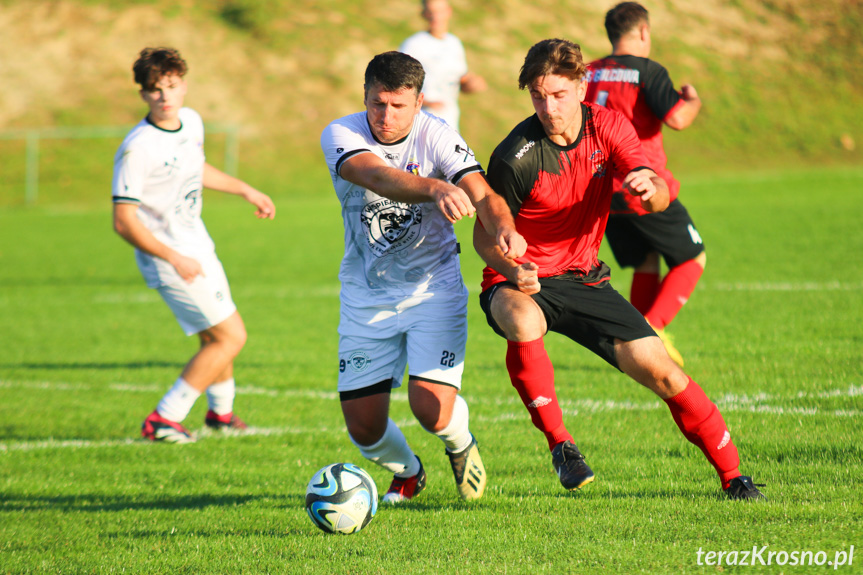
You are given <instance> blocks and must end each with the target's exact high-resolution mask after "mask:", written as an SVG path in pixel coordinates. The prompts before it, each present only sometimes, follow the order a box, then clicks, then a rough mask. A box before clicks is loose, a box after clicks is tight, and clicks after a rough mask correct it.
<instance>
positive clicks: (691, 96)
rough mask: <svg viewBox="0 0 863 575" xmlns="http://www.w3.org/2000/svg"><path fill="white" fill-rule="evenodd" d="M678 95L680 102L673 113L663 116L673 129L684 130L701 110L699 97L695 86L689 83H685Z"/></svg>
mask: <svg viewBox="0 0 863 575" xmlns="http://www.w3.org/2000/svg"><path fill="white" fill-rule="evenodd" d="M680 97H681V100H683V101H682V102H681V104H680V105H679V106H677V109H676V110H675V111H674V113H673V114H671V115H669V116H668V117H667V118H665V120H664V121H665V124H666V125H667V126H668V127H669V128H671V129H673V130H684V129H686V128H688V127H689V126H690V125H691V124H692V122H694V121H695V118H696V117H697V116H698V112H700V111H701V98H699V97H698V92H697V91H696V90H695V86H692V85H691V84H685V85H684V86H682V87H681V89H680Z"/></svg>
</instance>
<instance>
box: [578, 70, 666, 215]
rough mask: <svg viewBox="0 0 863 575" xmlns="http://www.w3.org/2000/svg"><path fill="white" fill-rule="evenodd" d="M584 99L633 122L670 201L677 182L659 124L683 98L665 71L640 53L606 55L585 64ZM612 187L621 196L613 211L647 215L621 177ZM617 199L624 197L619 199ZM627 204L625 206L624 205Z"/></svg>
mask: <svg viewBox="0 0 863 575" xmlns="http://www.w3.org/2000/svg"><path fill="white" fill-rule="evenodd" d="M586 79H587V81H588V85H587V95H586V97H585V101H588V102H592V103H594V104H598V105H600V106H604V107H606V108H608V109H609V110H616V111H618V112H620V113H622V114H623V115H624V116H626V118H627V119H628V120H629V121H630V122H632V125H633V126H634V127H635V132H636V133H637V134H638V138H639V140H641V145H642V146H643V147H644V152H645V154H647V158H648V160H649V161H650V167H651V168H653V170H654V171H655V172H656V173H657V174H658V175H659V176H660V177H661V178H662V179H663V180H665V182H666V183H667V184H668V191H669V194H670V200H671V201H673V200H674V199H675V198H676V197H677V194H678V192H679V190H680V182H678V181H677V180H675V179H674V176H673V175H672V174H671V172H670V171H669V170H668V168H667V166H666V164H667V163H668V159H667V158H666V155H665V149H664V148H663V145H662V123H663V120H665V118H667V117H668V116H669V115H670V114H672V113H673V112H674V111H675V110H676V109H677V107H678V106H680V105H682V102H683V100H682V99H681V97H680V94H679V93H678V92H677V91H676V90H675V89H674V84H673V83H672V81H671V78H670V77H669V76H668V71H667V70H666V69H665V68H664V67H663V66H662V65H661V64H659V63H657V62H654V61H653V60H650V59H648V58H642V57H639V56H628V55H627V56H607V57H605V58H602V59H600V60H596V61H595V62H591V63H590V65H589V66H588V73H587V77H586ZM615 190H616V191H618V192H620V193H621V194H622V196H620V197H619V198H618V200H616V201H615V203H614V210H615V211H618V208H621V209H620V211H625V212H630V213H631V212H635V213H638V214H646V213H647V212H646V211H645V210H644V208H642V207H641V202H640V201H639V199H638V198H637V197H634V196H632V195H630V194H627V193H625V192H623V191H622V190H621V180H620V179H616V180H615ZM620 200H625V202H621V201H620ZM624 203H625V204H626V205H625V207H624V205H623V204H624Z"/></svg>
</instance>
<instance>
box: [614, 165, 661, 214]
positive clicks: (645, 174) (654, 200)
mask: <svg viewBox="0 0 863 575" xmlns="http://www.w3.org/2000/svg"><path fill="white" fill-rule="evenodd" d="M623 189H624V190H625V191H627V192H629V193H630V194H632V195H633V196H639V198H640V199H641V205H642V207H643V208H644V209H645V210H647V211H648V212H661V211H663V210H664V209H665V208H667V207H668V203H669V193H668V184H666V183H665V180H663V179H662V178H660V177H659V176H657V175H656V172H654V171H653V170H650V169H640V170H634V171H632V172H629V173H628V174H626V177H625V178H624V179H623Z"/></svg>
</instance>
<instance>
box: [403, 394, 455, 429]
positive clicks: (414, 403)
mask: <svg viewBox="0 0 863 575" xmlns="http://www.w3.org/2000/svg"><path fill="white" fill-rule="evenodd" d="M409 401H410V406H411V412H412V413H413V414H414V417H416V418H417V421H419V423H420V425H422V426H423V428H424V429H425V430H426V431H429V432H431V433H437V432H438V431H441V430H442V429H443V428H444V427H446V425H447V423H448V421H444V420H443V411H444V409H443V404H444V400H443V399H442V398H440V397H438V396H436V395H435V394H434V393H432V392H431V391H430V390H427V389H422V388H418V387H416V386H412V387H411V389H410V393H409Z"/></svg>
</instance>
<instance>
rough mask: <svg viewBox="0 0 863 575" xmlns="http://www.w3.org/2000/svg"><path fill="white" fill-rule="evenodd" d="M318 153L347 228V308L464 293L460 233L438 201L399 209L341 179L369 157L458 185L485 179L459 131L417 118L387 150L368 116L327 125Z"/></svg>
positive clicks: (343, 267) (344, 297) (428, 118)
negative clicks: (353, 162)
mask: <svg viewBox="0 0 863 575" xmlns="http://www.w3.org/2000/svg"><path fill="white" fill-rule="evenodd" d="M321 148H322V149H323V151H324V156H325V157H326V161H327V166H328V167H329V170H330V177H331V178H332V180H333V187H334V188H335V191H336V195H337V196H338V198H339V201H340V202H341V204H342V217H343V219H344V226H345V255H344V259H343V260H342V264H341V270H340V272H339V279H340V280H341V282H342V292H341V293H342V296H341V297H342V303H343V304H347V305H350V306H355V307H368V306H374V305H388V304H394V303H398V302H402V301H406V300H409V299H414V300H416V298H418V299H419V300H422V299H425V298H427V297H431V296H433V295H435V294H436V293H448V294H459V295H464V294H466V289H465V287H464V282H463V281H462V277H461V268H460V265H459V257H458V249H459V248H458V242H457V240H456V236H455V231H454V230H453V226H452V224H451V223H450V222H449V221H448V220H447V219H446V218H445V217H444V215H443V214H442V213H441V212H440V210H439V209H438V207H437V206H436V205H435V203H434V202H426V203H420V204H407V203H402V202H397V201H394V200H391V199H388V198H385V197H382V196H379V195H378V194H376V193H375V192H372V191H371V190H367V189H365V188H363V187H362V186H358V185H356V184H353V183H351V182H349V181H347V180H345V179H344V178H342V177H341V176H340V170H341V167H342V165H343V164H344V162H345V161H346V160H348V159H349V158H352V157H353V156H355V155H357V154H363V153H372V154H375V155H376V156H378V157H379V158H381V159H382V160H383V161H384V162H386V163H387V164H388V165H389V166H391V167H393V168H396V169H399V170H404V171H407V172H410V173H413V174H416V175H418V176H423V177H428V178H438V179H442V180H447V181H449V182H450V183H452V184H458V182H459V181H461V179H462V178H463V177H464V176H466V175H468V174H471V173H474V172H480V173H482V166H480V164H479V163H478V162H477V161H476V158H475V157H474V154H473V152H472V151H471V150H470V149H469V148H468V146H467V144H466V143H465V141H464V139H463V138H462V137H461V136H460V135H459V134H458V132H456V131H455V130H454V129H453V128H451V127H450V126H448V125H447V124H446V122H444V121H442V120H441V119H440V118H437V117H435V116H432V115H430V114H427V113H425V112H420V113H419V114H417V116H416V117H415V118H414V123H413V126H412V128H411V131H410V133H409V134H408V135H407V136H405V137H404V138H403V139H402V140H400V141H398V142H395V143H392V144H383V143H381V142H379V141H377V139H376V138H375V137H374V135H373V134H372V131H371V128H370V127H369V123H368V120H367V117H366V112H360V113H357V114H352V115H349V116H345V117H344V118H340V119H338V120H336V121H334V122H332V123H331V124H330V125H329V126H327V127H326V129H324V132H323V134H322V135H321Z"/></svg>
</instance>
